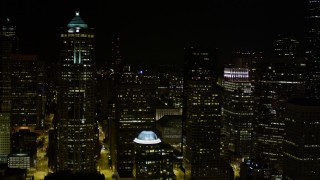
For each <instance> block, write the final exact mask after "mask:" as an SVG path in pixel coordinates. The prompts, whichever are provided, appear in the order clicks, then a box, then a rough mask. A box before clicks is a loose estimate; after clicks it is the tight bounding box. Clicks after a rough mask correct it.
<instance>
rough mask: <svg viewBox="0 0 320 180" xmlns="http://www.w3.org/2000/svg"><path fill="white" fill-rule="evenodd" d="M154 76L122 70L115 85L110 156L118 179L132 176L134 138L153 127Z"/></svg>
mask: <svg viewBox="0 0 320 180" xmlns="http://www.w3.org/2000/svg"><path fill="white" fill-rule="evenodd" d="M154 83H155V79H154V77H153V76H147V75H144V74H141V73H140V74H138V73H133V72H130V71H128V72H124V73H123V74H122V76H121V78H120V82H119V85H118V87H117V97H116V103H115V104H116V107H115V108H116V111H115V113H116V114H115V116H116V119H115V127H116V128H115V129H113V130H114V131H115V133H113V134H115V135H116V142H115V144H112V145H111V146H113V147H114V148H115V149H116V150H115V151H116V152H117V154H116V155H115V157H112V159H113V162H115V164H116V171H117V172H118V175H119V176H120V178H131V177H133V174H132V173H133V159H134V143H133V139H134V138H135V137H136V136H137V135H138V133H140V132H141V131H142V130H144V129H155V108H154V105H153V103H154V102H155V90H156V85H155V84H154Z"/></svg>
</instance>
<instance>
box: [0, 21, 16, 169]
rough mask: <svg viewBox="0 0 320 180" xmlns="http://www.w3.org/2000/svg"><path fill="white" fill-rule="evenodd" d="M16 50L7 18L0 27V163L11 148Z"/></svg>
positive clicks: (11, 28)
mask: <svg viewBox="0 0 320 180" xmlns="http://www.w3.org/2000/svg"><path fill="white" fill-rule="evenodd" d="M16 51H17V36H16V27H15V26H14V25H13V24H12V23H11V21H10V19H9V18H7V21H6V22H5V24H3V25H2V26H1V29H0V61H1V62H0V124H2V126H1V129H0V163H7V157H8V155H9V154H10V150H11V140H10V131H11V128H10V127H11V118H10V116H11V114H10V111H11V76H10V59H11V55H12V54H13V53H15V52H16Z"/></svg>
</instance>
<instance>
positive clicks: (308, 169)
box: [283, 98, 320, 180]
mask: <svg viewBox="0 0 320 180" xmlns="http://www.w3.org/2000/svg"><path fill="white" fill-rule="evenodd" d="M285 134H286V135H285V138H284V155H283V156H284V158H283V159H284V169H283V177H284V178H283V179H290V180H295V179H306V180H309V179H310V180H311V179H319V177H320V153H319V152H320V103H319V102H315V101H312V99H307V98H303V99H294V100H291V101H289V102H288V104H287V111H286V116H285Z"/></svg>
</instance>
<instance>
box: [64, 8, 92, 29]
mask: <svg viewBox="0 0 320 180" xmlns="http://www.w3.org/2000/svg"><path fill="white" fill-rule="evenodd" d="M68 28H83V29H87V28H88V25H87V23H85V22H84V21H83V20H82V18H81V17H80V13H79V11H76V15H75V17H74V18H73V19H72V20H71V21H70V22H69V23H68Z"/></svg>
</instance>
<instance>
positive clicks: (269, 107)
mask: <svg viewBox="0 0 320 180" xmlns="http://www.w3.org/2000/svg"><path fill="white" fill-rule="evenodd" d="M304 70H305V61H304V59H299V58H294V59H292V58H273V59H272V58H270V59H266V58H265V59H263V60H261V61H260V62H259V63H258V67H257V77H258V79H259V80H258V82H256V87H255V96H256V98H257V102H256V103H257V105H256V108H257V121H258V122H257V123H258V125H257V128H256V137H257V142H256V143H257V144H256V148H255V155H256V157H257V158H259V159H261V160H262V161H263V162H264V163H267V164H268V165H269V167H270V168H275V169H278V170H280V171H279V172H280V173H281V169H282V163H281V162H282V156H283V148H282V143H283V138H284V112H285V104H286V102H287V100H288V99H290V98H295V97H302V96H304Z"/></svg>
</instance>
